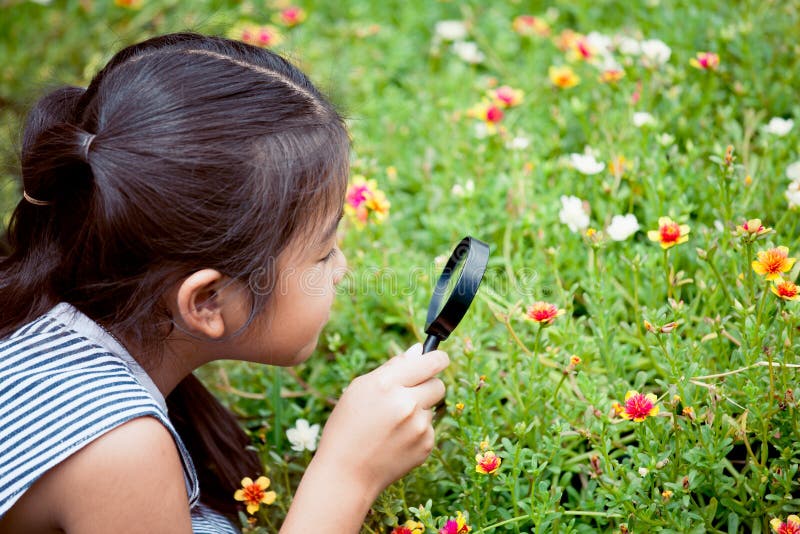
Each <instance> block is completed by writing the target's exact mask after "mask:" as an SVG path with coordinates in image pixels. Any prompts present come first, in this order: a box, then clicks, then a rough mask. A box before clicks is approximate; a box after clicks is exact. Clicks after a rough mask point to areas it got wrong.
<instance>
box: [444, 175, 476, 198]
mask: <svg viewBox="0 0 800 534" xmlns="http://www.w3.org/2000/svg"><path fill="white" fill-rule="evenodd" d="M450 192H451V193H452V194H453V196H457V197H471V196H472V193H474V192H475V182H474V181H473V180H472V179H470V180H467V181H466V182H465V183H464V185H461V184H458V183H457V184H455V185H453V188H452V189H451V190H450Z"/></svg>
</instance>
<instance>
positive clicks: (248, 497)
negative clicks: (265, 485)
mask: <svg viewBox="0 0 800 534" xmlns="http://www.w3.org/2000/svg"><path fill="white" fill-rule="evenodd" d="M263 498H264V490H262V489H261V486H259V485H258V484H252V485H250V486H247V487H246V488H244V501H245V502H246V503H247V504H259V503H260V502H261V499H263Z"/></svg>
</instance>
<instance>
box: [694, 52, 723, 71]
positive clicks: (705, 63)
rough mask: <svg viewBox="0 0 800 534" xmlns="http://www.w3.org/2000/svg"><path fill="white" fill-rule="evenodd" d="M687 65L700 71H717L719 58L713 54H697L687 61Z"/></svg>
mask: <svg viewBox="0 0 800 534" xmlns="http://www.w3.org/2000/svg"><path fill="white" fill-rule="evenodd" d="M689 64H690V65H691V66H692V67H694V68H696V69H700V70H717V67H718V66H719V56H718V55H717V54H715V53H714V52H698V53H697V55H696V56H695V57H693V58H692V59H690V60H689Z"/></svg>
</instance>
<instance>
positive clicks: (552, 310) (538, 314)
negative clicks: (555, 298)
mask: <svg viewBox="0 0 800 534" xmlns="http://www.w3.org/2000/svg"><path fill="white" fill-rule="evenodd" d="M563 313H564V310H560V309H558V306H556V305H555V304H550V303H549V302H542V301H539V302H534V303H533V304H531V305H530V306H528V311H527V312H526V313H525V316H526V317H527V318H528V319H530V320H531V321H533V322H535V323H539V324H542V325H545V326H546V325H549V324H550V323H552V322H553V321H554V320H555V319H556V317H558V316H559V315H562V314H563Z"/></svg>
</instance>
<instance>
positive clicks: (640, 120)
mask: <svg viewBox="0 0 800 534" xmlns="http://www.w3.org/2000/svg"><path fill="white" fill-rule="evenodd" d="M655 123H656V118H655V117H653V116H652V115H650V114H649V113H648V112H646V111H637V112H636V113H634V114H633V125H634V126H636V127H637V128H641V127H642V126H647V125H650V124H655Z"/></svg>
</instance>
